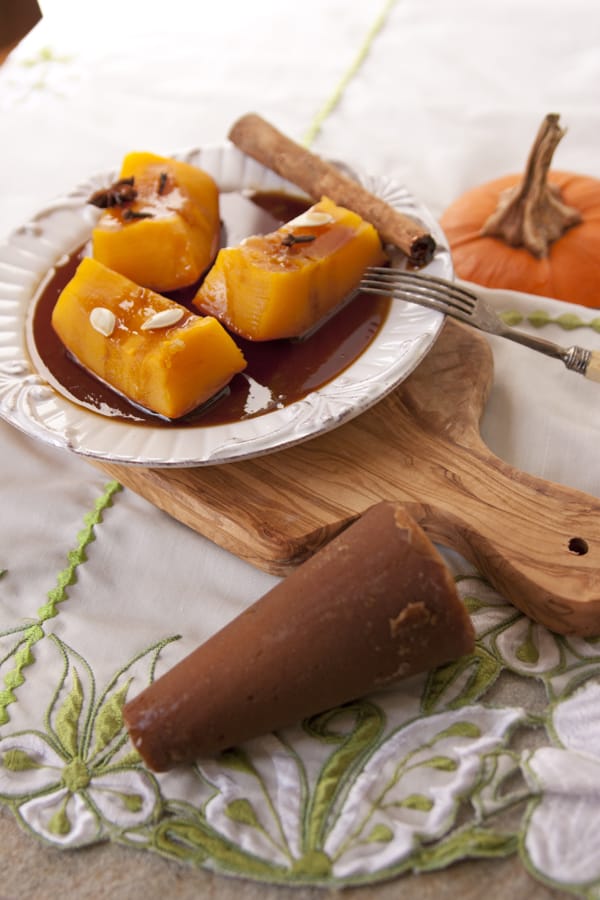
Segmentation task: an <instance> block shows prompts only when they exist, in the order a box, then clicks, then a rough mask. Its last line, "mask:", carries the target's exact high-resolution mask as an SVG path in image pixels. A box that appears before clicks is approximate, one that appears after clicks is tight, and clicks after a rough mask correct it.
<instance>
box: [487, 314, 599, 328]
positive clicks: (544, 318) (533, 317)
mask: <svg viewBox="0 0 600 900" xmlns="http://www.w3.org/2000/svg"><path fill="white" fill-rule="evenodd" d="M500 318H501V319H502V321H503V322H505V323H506V324H507V325H510V326H511V327H513V328H514V327H516V326H518V325H521V324H523V323H524V322H526V323H527V324H529V325H533V327H534V328H544V327H545V326H546V325H558V326H559V327H560V328H562V329H563V330H564V331H574V330H575V329H576V328H590V329H591V330H592V331H597V332H600V317H598V316H595V317H594V318H593V319H588V320H586V319H582V318H581V316H579V315H577V314H576V313H561V315H558V316H551V315H550V313H549V312H547V311H546V310H544V309H538V310H535V311H534V312H531V313H529V315H523V313H520V312H517V311H516V310H505V311H503V312H501V313H500Z"/></svg>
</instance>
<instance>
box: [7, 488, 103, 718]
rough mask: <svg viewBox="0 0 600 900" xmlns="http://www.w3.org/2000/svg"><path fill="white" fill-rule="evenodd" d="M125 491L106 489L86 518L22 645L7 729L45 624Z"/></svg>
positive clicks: (10, 680) (10, 687)
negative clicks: (116, 496)
mask: <svg viewBox="0 0 600 900" xmlns="http://www.w3.org/2000/svg"><path fill="white" fill-rule="evenodd" d="M120 489H121V485H120V484H119V483H118V482H117V481H111V482H109V484H107V486H106V488H105V489H104V493H103V494H102V495H101V496H100V497H99V498H98V500H96V503H95V504H94V510H93V511H92V512H91V513H88V514H87V515H86V516H85V517H84V522H85V528H84V529H82V530H81V531H80V532H79V534H78V535H77V541H78V543H77V546H76V547H75V549H74V550H71V551H70V552H69V554H68V557H67V558H68V561H69V564H68V565H67V567H66V568H65V569H63V570H62V572H60V573H59V575H58V579H57V582H58V583H57V586H56V587H55V588H53V589H52V590H51V591H50V592H49V593H48V602H47V603H45V604H44V605H43V606H41V607H40V608H39V609H38V611H37V615H38V619H37V622H35V623H34V624H32V625H31V626H30V627H29V628H28V629H27V632H26V634H25V639H24V641H23V642H21V643H20V644H19V645H18V648H17V649H16V652H15V655H14V665H13V668H12V669H11V670H10V672H7V674H6V675H5V676H4V685H5V690H2V691H0V725H5V724H6V723H7V722H8V721H9V719H10V716H9V714H8V711H7V707H8V706H9V705H10V704H11V703H14V702H15V700H16V695H15V689H16V688H17V687H20V685H22V684H23V683H24V681H25V677H24V675H23V669H25V668H26V667H27V666H30V665H31V664H32V663H33V662H34V659H35V657H34V655H33V652H32V649H33V646H34V644H36V643H37V642H38V641H40V640H41V639H42V638H43V637H44V635H45V632H44V629H43V624H44V622H46V621H47V620H48V619H51V618H53V617H54V616H56V615H57V609H56V607H57V604H59V603H62V601H63V600H65V599H66V597H67V588H68V586H69V585H70V584H73V582H74V581H75V572H76V569H77V566H79V565H81V563H82V562H84V561H85V559H86V555H85V548H86V547H87V545H88V544H89V543H91V541H93V540H94V537H95V535H94V528H95V526H96V525H98V523H99V522H101V521H102V513H103V512H104V510H105V509H106V508H107V507H108V506H110V504H111V502H112V498H113V495H114V494H115V493H116V491H118V490H120Z"/></svg>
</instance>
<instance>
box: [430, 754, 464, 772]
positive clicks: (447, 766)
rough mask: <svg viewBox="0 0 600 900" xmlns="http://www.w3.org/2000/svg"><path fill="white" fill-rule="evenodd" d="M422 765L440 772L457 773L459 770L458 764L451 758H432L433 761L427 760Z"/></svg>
mask: <svg viewBox="0 0 600 900" xmlns="http://www.w3.org/2000/svg"><path fill="white" fill-rule="evenodd" d="M421 765H423V766H429V768H431V769H437V770H438V771H440V772H455V771H456V770H457V769H458V763H457V761H456V760H455V759H450V757H449V756H432V757H431V759H427V760H425V762H424V763H422V764H421Z"/></svg>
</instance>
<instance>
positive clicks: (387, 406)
mask: <svg viewBox="0 0 600 900" xmlns="http://www.w3.org/2000/svg"><path fill="white" fill-rule="evenodd" d="M520 352H528V351H527V350H521V351H520ZM492 375H493V368H492V355H491V350H490V347H489V344H488V343H487V341H486V340H485V338H484V337H483V336H482V335H481V334H480V333H478V332H476V331H474V330H473V329H471V328H467V327H465V326H461V325H458V324H457V323H456V322H451V321H450V320H448V321H446V323H445V325H444V328H443V330H442V333H441V334H440V336H439V337H438V339H437V341H436V343H435V345H434V347H433V349H432V350H431V351H430V352H429V353H428V354H427V356H426V357H425V359H424V360H423V361H422V362H421V363H420V365H419V366H418V367H417V368H416V369H415V371H414V372H413V373H412V374H411V375H410V377H409V378H407V379H406V380H405V381H404V382H403V384H402V385H401V386H400V387H399V388H398V389H397V390H396V391H394V392H393V393H391V394H389V395H388V396H387V397H385V398H384V399H383V400H381V401H380V402H379V403H377V404H376V405H375V406H373V407H372V408H371V409H370V410H368V411H367V412H365V413H363V414H362V415H360V416H358V417H357V418H356V419H354V420H352V421H351V422H348V423H346V424H345V425H342V426H341V427H339V428H336V429H334V430H333V431H330V432H328V433H326V434H323V435H321V436H320V437H317V438H314V439H313V440H311V441H307V442H306V443H304V444H299V445H298V446H296V447H290V448H289V449H287V450H282V451H280V452H277V453H272V454H268V455H266V456H262V457H258V458H257V459H250V460H244V461H241V462H236V463H230V464H227V465H224V466H206V467H200V468H192V469H139V468H137V467H135V466H114V465H111V464H102V468H104V469H105V470H106V471H108V472H109V473H110V474H111V475H112V476H113V477H116V478H119V479H120V480H121V481H122V483H123V484H125V485H127V486H129V487H131V488H133V489H134V490H136V491H138V493H140V494H142V495H143V496H144V497H146V498H147V499H149V500H150V501H152V502H153V503H155V504H156V505H157V506H159V507H160V508H161V509H164V510H165V511H166V512H168V513H170V514H171V515H172V516H174V517H176V518H177V519H179V520H180V521H182V522H185V524H187V525H189V526H190V527H192V528H194V529H195V530H196V531H199V532H200V533H201V534H203V535H205V536H206V537H209V538H210V539H211V540H213V541H215V542H216V543H218V544H220V545H221V546H222V547H225V548H226V549H227V550H230V551H231V552H232V553H235V554H236V555H237V556H240V557H242V558H244V559H246V560H248V561H249V562H251V563H252V564H253V565H256V566H258V567H260V568H262V569H265V570H266V571H269V572H273V573H274V574H279V575H285V574H286V573H287V572H289V571H290V570H291V569H292V568H293V567H294V566H296V565H298V563H300V562H302V561H303V560H304V559H306V558H307V557H308V556H310V555H311V553H314V551H315V550H317V549H318V548H319V547H320V546H322V544H324V543H325V542H326V541H327V540H329V539H330V538H332V537H333V536H334V535H335V534H337V533H338V532H339V531H340V530H341V529H342V528H344V527H345V526H346V525H347V524H349V523H350V522H351V521H353V520H354V519H355V518H356V517H357V516H358V515H360V514H361V513H363V512H364V511H365V510H366V509H368V508H369V507H370V506H372V505H373V504H375V503H377V502H378V501H379V500H395V501H400V502H401V503H403V504H405V506H406V508H407V510H408V511H409V512H410V513H411V514H412V515H413V517H414V518H415V519H416V520H417V521H418V522H419V523H420V524H421V525H422V526H423V528H424V529H425V530H426V531H427V532H428V534H429V536H430V537H431V538H433V540H436V541H437V542H439V543H440V544H442V545H445V546H447V547H449V548H452V549H454V550H457V551H458V552H459V553H461V554H462V555H463V556H464V557H465V558H467V559H468V560H470V561H471V562H472V563H473V565H474V566H475V567H476V568H477V570H478V572H480V573H481V574H483V575H485V576H486V578H487V579H488V580H489V581H490V582H491V584H492V585H493V586H494V587H496V588H497V590H498V591H500V592H501V593H502V594H503V595H504V596H505V597H506V598H507V599H509V600H511V601H512V602H513V603H514V604H515V606H517V607H518V608H519V609H521V610H523V612H525V613H526V614H527V615H529V616H530V617H531V618H532V619H534V620H536V621H538V622H541V623H543V624H544V625H547V626H548V627H549V628H551V629H553V630H554V631H557V632H561V633H573V634H580V635H587V636H591V635H594V636H595V635H600V501H599V500H598V499H596V498H594V497H591V496H588V495H587V494H584V493H582V492H580V491H575V490H572V489H570V488H567V487H562V486H561V485H558V484H554V483H552V482H550V481H544V480H542V479H539V478H535V477H533V476H531V475H527V474H525V473H523V472H520V471H519V470H517V469H515V468H513V467H511V466H510V465H508V464H507V463H505V462H503V461H502V460H500V459H498V457H496V456H495V455H494V454H493V453H492V452H491V451H490V450H489V449H488V448H487V447H486V445H485V444H484V443H483V441H482V439H481V436H480V434H479V421H480V418H481V415H482V413H483V410H484V407H485V403H486V400H487V396H488V391H489V389H490V386H491V384H492ZM564 377H565V378H567V379H575V380H576V379H577V376H576V375H575V374H574V373H572V372H567V371H565V372H564Z"/></svg>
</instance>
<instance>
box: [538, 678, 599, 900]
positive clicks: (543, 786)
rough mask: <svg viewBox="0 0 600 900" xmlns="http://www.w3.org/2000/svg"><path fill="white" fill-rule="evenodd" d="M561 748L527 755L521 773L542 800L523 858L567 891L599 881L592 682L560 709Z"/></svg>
mask: <svg viewBox="0 0 600 900" xmlns="http://www.w3.org/2000/svg"><path fill="white" fill-rule="evenodd" d="M552 727H553V730H554V733H555V735H556V737H557V739H558V741H559V742H560V743H561V744H562V748H560V747H542V748H540V749H538V750H535V751H533V752H532V753H530V754H528V755H527V756H526V757H525V759H524V762H523V771H524V774H525V777H526V778H527V780H528V782H529V784H530V787H531V788H532V789H534V790H535V791H536V792H537V793H538V794H539V799H537V800H536V801H535V805H534V807H533V811H532V812H531V815H530V816H529V820H528V823H527V832H526V835H525V842H524V853H525V855H526V856H527V857H528V858H529V862H530V864H531V865H532V866H533V867H534V868H535V869H536V870H537V871H538V872H539V873H540V874H541V875H542V876H543V877H545V878H548V879H551V880H553V881H556V882H558V883H560V884H565V885H584V884H585V885H589V884H590V883H591V882H599V881H600V832H598V830H597V829H596V828H594V827H592V826H591V825H590V823H592V822H595V821H596V819H597V818H598V815H599V814H600V684H598V683H597V682H588V683H587V684H585V685H584V686H583V687H582V688H580V689H579V690H578V691H576V693H574V694H573V695H572V696H571V697H569V698H568V699H566V700H563V701H562V702H561V703H559V704H558V705H557V706H556V709H555V711H554V716H553V721H552Z"/></svg>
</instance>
